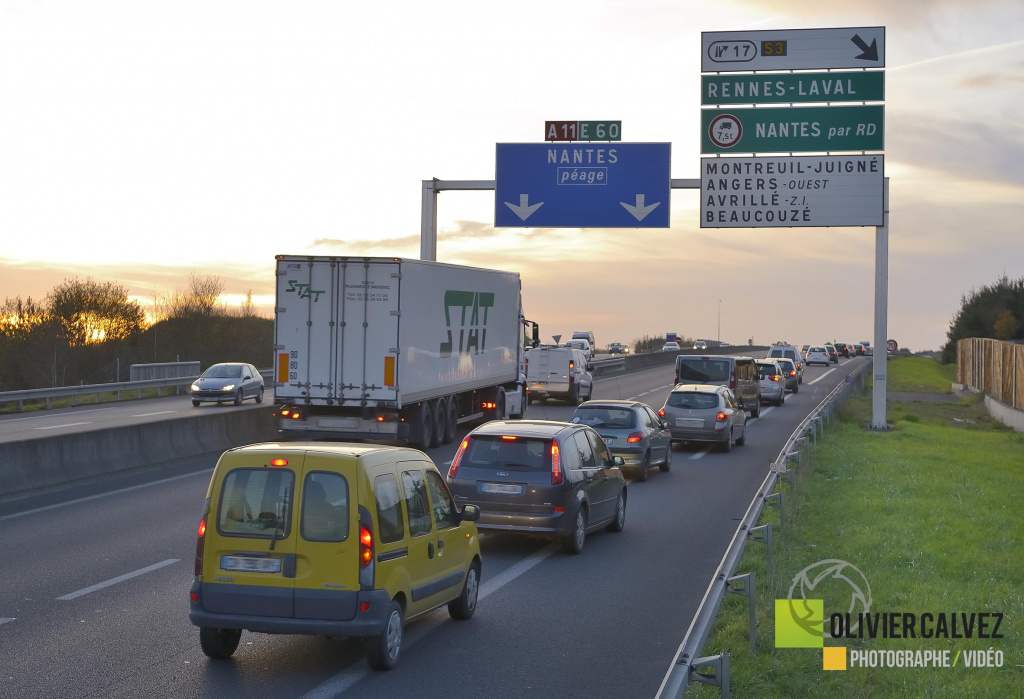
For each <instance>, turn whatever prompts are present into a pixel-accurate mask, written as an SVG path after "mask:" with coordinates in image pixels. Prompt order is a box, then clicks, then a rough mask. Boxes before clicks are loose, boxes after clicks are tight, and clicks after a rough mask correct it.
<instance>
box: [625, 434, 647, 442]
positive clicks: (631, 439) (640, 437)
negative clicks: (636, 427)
mask: <svg viewBox="0 0 1024 699" xmlns="http://www.w3.org/2000/svg"><path fill="white" fill-rule="evenodd" d="M626 441H627V442H642V441H644V433H643V432H632V433H630V435H629V436H628V437H626Z"/></svg>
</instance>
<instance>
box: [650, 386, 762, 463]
mask: <svg viewBox="0 0 1024 699" xmlns="http://www.w3.org/2000/svg"><path fill="white" fill-rule="evenodd" d="M658 415H660V416H662V417H663V418H665V419H666V420H667V421H668V423H669V429H670V430H671V432H672V440H673V441H677V442H712V443H716V444H719V445H720V446H721V447H722V449H723V450H725V451H732V445H733V442H735V443H736V444H738V445H740V446H742V445H743V444H745V443H746V441H747V413H746V412H745V411H744V410H743V407H742V406H741V405H740V404H739V403H738V402H737V400H736V396H734V395H733V392H732V391H731V390H730V389H729V388H727V387H725V386H711V385H707V384H679V385H677V386H676V387H675V388H673V389H672V392H671V393H669V394H668V398H667V399H666V400H665V405H664V406H663V407H662V409H661V410H659V411H658Z"/></svg>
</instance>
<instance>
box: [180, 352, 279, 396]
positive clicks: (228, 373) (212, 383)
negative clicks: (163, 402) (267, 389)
mask: <svg viewBox="0 0 1024 699" xmlns="http://www.w3.org/2000/svg"><path fill="white" fill-rule="evenodd" d="M263 391H264V388H263V377H262V376H261V375H260V372H259V371H257V370H256V367H254V366H253V365H252V364H242V363H240V362H228V363H224V364H214V365H213V366H211V367H210V368H209V369H207V370H206V371H204V372H203V373H202V375H200V377H199V378H198V379H196V380H195V381H194V382H193V383H192V386H191V388H190V389H189V395H191V396H192V405H199V404H200V403H227V402H229V401H230V402H233V403H234V404H235V405H241V404H242V401H243V400H246V399H247V398H255V399H256V402H257V403H262V402H263Z"/></svg>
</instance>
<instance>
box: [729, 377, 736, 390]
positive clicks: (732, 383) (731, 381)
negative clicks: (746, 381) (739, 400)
mask: <svg viewBox="0 0 1024 699" xmlns="http://www.w3.org/2000/svg"><path fill="white" fill-rule="evenodd" d="M729 388H733V389H735V388H736V377H735V376H734V377H732V378H731V379H729Z"/></svg>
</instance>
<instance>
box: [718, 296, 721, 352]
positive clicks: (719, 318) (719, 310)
mask: <svg viewBox="0 0 1024 699" xmlns="http://www.w3.org/2000/svg"><path fill="white" fill-rule="evenodd" d="M718 346H719V347H721V346H722V299H718Z"/></svg>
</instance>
